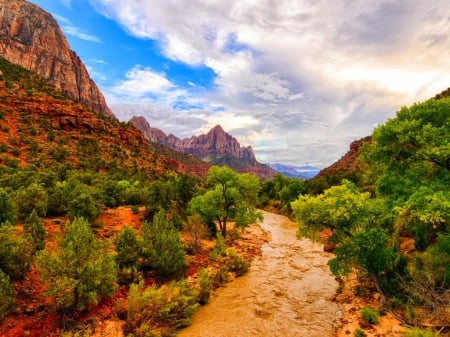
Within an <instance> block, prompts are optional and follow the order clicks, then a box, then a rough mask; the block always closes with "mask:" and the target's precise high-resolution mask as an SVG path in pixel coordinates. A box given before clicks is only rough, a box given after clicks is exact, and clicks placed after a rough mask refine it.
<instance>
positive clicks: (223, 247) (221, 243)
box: [210, 233, 227, 260]
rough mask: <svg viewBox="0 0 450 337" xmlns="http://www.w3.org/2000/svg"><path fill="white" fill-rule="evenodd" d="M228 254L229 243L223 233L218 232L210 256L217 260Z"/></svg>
mask: <svg viewBox="0 0 450 337" xmlns="http://www.w3.org/2000/svg"><path fill="white" fill-rule="evenodd" d="M226 255H227V243H226V241H225V239H224V237H223V236H222V233H218V234H217V237H216V238H215V239H214V248H213V249H212V251H211V253H210V257H211V259H213V260H216V259H218V258H220V257H224V256H226Z"/></svg>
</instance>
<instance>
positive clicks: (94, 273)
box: [37, 218, 117, 312]
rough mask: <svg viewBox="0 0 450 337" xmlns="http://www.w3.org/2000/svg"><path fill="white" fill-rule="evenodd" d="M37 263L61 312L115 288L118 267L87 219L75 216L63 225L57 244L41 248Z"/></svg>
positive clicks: (82, 306) (93, 301)
mask: <svg viewBox="0 0 450 337" xmlns="http://www.w3.org/2000/svg"><path fill="white" fill-rule="evenodd" d="M37 265H38V269H39V273H40V276H41V278H42V280H43V281H44V283H46V284H48V285H49V290H48V291H47V293H48V294H50V295H53V296H54V297H55V300H56V307H57V309H58V310H60V311H62V312H70V311H72V310H76V311H84V310H86V309H88V308H89V307H90V306H91V305H96V304H97V303H98V302H99V301H100V300H101V299H102V298H105V297H109V296H111V295H112V294H113V293H114V290H115V288H116V279H117V267H116V264H115V262H114V256H113V255H112V254H110V253H109V252H108V247H107V245H106V243H104V242H102V241H100V240H99V239H97V238H96V237H95V235H94V233H93V232H92V230H91V228H90V226H89V223H88V222H87V221H86V220H84V219H82V218H76V219H74V220H73V221H72V222H70V223H68V224H67V225H66V226H65V228H64V235H63V236H62V237H61V238H60V240H59V242H58V245H57V246H56V247H55V248H54V249H52V250H51V251H50V250H44V251H42V252H41V253H40V254H39V255H38V257H37Z"/></svg>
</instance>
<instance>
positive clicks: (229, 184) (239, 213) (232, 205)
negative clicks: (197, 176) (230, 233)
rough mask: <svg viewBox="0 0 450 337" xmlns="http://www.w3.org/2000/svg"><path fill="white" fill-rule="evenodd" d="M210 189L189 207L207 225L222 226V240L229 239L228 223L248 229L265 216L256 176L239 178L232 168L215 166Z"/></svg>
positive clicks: (210, 172)
mask: <svg viewBox="0 0 450 337" xmlns="http://www.w3.org/2000/svg"><path fill="white" fill-rule="evenodd" d="M207 182H208V189H207V191H206V192H205V193H204V194H203V195H200V196H197V197H194V198H193V199H192V200H191V202H190V203H189V208H190V210H191V212H192V213H198V214H200V216H201V217H202V218H203V219H204V221H205V222H206V223H208V222H210V221H211V220H214V221H217V222H218V223H219V227H220V230H221V232H222V236H223V237H226V233H227V223H228V221H232V220H234V221H235V224H236V226H238V227H245V226H247V225H249V224H250V223H252V222H255V221H256V220H258V219H262V214H261V213H260V212H258V211H257V209H256V203H257V201H258V192H259V190H260V188H261V186H260V183H259V180H258V178H257V177H256V176H253V175H250V174H237V173H236V172H234V171H233V170H232V169H230V168H229V167H226V166H224V167H218V166H213V167H211V168H210V169H209V171H208V177H207Z"/></svg>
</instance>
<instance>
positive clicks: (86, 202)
mask: <svg viewBox="0 0 450 337" xmlns="http://www.w3.org/2000/svg"><path fill="white" fill-rule="evenodd" d="M74 194H75V196H74V197H73V199H72V200H71V201H69V204H68V205H67V215H68V216H69V217H70V218H71V219H74V218H78V217H82V218H85V219H87V220H89V221H91V220H94V219H95V218H96V217H97V216H98V215H99V214H100V211H99V209H98V208H97V205H96V203H95V199H94V197H93V196H92V194H91V192H90V190H89V188H88V187H87V186H85V185H79V187H78V189H77V190H76V192H75V193H74Z"/></svg>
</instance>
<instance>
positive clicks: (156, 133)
mask: <svg viewBox="0 0 450 337" xmlns="http://www.w3.org/2000/svg"><path fill="white" fill-rule="evenodd" d="M130 123H131V124H133V125H134V126H135V127H136V128H137V129H139V130H140V131H141V132H142V133H143V134H144V135H145V137H146V138H147V139H148V140H150V141H152V142H155V143H159V144H162V145H165V146H167V147H169V148H171V149H173V150H175V151H177V152H182V153H187V154H191V155H193V156H196V157H198V158H200V159H204V160H205V161H207V162H209V161H211V164H215V163H214V159H217V158H221V159H223V160H221V161H220V162H221V163H222V164H221V165H227V166H229V167H231V168H232V169H235V170H236V171H237V172H240V173H252V174H255V175H257V176H258V177H260V178H272V177H273V176H274V175H275V174H276V173H277V172H276V171H275V170H273V169H271V168H270V167H268V166H267V165H263V164H260V163H259V162H258V161H257V160H256V158H255V154H254V153H253V149H252V147H251V146H247V147H242V146H241V145H240V144H239V142H238V141H237V139H236V138H234V137H233V136H231V135H230V134H228V133H226V132H225V131H224V130H223V128H222V127H221V126H220V125H216V126H215V127H214V128H212V129H211V130H210V131H209V132H208V133H207V134H203V135H200V136H192V137H190V138H184V139H180V138H178V137H176V136H174V135H172V134H170V135H168V136H167V135H166V134H165V133H164V132H163V131H162V130H160V129H157V128H152V127H151V126H150V124H149V123H148V122H147V120H146V119H145V118H144V117H142V116H139V117H133V118H132V119H131V120H130Z"/></svg>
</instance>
